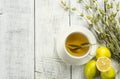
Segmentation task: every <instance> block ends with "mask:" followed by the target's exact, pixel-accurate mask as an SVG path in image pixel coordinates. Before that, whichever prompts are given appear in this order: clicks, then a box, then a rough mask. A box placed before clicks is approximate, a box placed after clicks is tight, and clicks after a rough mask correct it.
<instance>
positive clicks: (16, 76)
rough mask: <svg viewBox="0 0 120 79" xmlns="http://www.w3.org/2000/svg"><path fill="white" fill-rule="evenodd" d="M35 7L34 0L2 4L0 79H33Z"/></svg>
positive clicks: (2, 0)
mask: <svg viewBox="0 0 120 79" xmlns="http://www.w3.org/2000/svg"><path fill="white" fill-rule="evenodd" d="M33 3H34V1H33V0H0V4H2V6H1V7H0V8H1V9H2V15H0V75H1V77H0V78H1V79H34V18H33V15H34V4H33Z"/></svg>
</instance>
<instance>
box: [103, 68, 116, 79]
mask: <svg viewBox="0 0 120 79" xmlns="http://www.w3.org/2000/svg"><path fill="white" fill-rule="evenodd" d="M115 77H116V72H115V70H114V68H113V67H112V66H111V68H110V70H109V71H107V72H101V78H102V79H115Z"/></svg>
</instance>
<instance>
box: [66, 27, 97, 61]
mask: <svg viewBox="0 0 120 79" xmlns="http://www.w3.org/2000/svg"><path fill="white" fill-rule="evenodd" d="M80 29H81V30H80ZM76 32H77V33H81V34H83V35H85V36H86V38H87V39H88V41H89V43H91V44H93V42H95V43H96V39H95V38H94V35H93V34H92V32H91V31H90V30H88V29H87V28H84V27H81V28H76V29H74V28H71V29H70V30H69V31H68V32H67V33H66V36H65V41H64V50H65V52H66V54H67V55H68V56H69V57H71V58H74V59H81V58H84V57H86V56H88V55H89V54H90V52H93V49H94V46H90V48H89V49H88V51H87V53H86V54H84V55H83V56H73V55H71V54H70V53H68V51H67V49H66V46H65V43H66V39H67V37H68V36H69V35H70V34H72V33H76Z"/></svg>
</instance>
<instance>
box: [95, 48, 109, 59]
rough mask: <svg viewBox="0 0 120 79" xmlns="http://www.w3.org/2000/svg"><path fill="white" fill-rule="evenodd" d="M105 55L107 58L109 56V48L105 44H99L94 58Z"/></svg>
mask: <svg viewBox="0 0 120 79" xmlns="http://www.w3.org/2000/svg"><path fill="white" fill-rule="evenodd" d="M102 56H106V57H108V58H111V52H110V50H109V49H108V48H107V47H105V46H100V47H98V48H97V49H96V58H99V57H102Z"/></svg>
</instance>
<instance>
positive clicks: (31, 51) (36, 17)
mask: <svg viewBox="0 0 120 79" xmlns="http://www.w3.org/2000/svg"><path fill="white" fill-rule="evenodd" d="M66 1H67V2H68V3H69V5H70V6H75V7H79V11H82V6H81V5H80V4H78V3H76V0H66ZM84 1H86V0H84ZM88 1H89V0H88ZM118 1H119V0H118ZM100 5H101V6H102V5H104V4H103V2H102V1H100ZM0 14H1V15H0V79H85V78H84V73H83V68H84V65H81V66H70V65H67V64H66V63H64V62H63V61H62V60H61V59H60V58H59V57H58V55H57V50H56V35H57V33H58V32H61V30H63V29H65V28H66V27H73V26H80V25H81V24H82V25H83V26H86V24H85V23H84V22H83V21H82V20H80V18H78V16H77V15H75V14H73V13H71V12H69V11H65V10H63V8H62V7H61V5H60V0H0Z"/></svg>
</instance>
